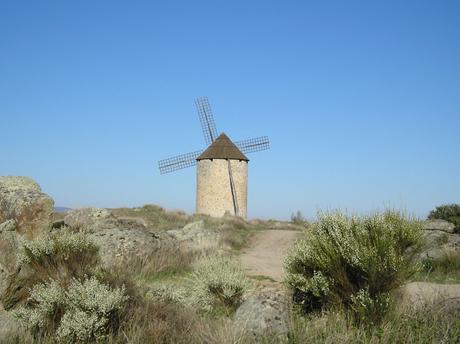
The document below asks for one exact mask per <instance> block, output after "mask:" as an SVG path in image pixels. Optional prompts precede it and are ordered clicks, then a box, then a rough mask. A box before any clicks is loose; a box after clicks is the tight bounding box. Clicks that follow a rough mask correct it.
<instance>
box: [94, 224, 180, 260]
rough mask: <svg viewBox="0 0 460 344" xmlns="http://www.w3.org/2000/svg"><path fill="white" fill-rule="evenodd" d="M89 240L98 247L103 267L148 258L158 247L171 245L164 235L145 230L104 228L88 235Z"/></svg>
mask: <svg viewBox="0 0 460 344" xmlns="http://www.w3.org/2000/svg"><path fill="white" fill-rule="evenodd" d="M88 236H89V238H90V239H92V240H93V241H94V242H95V243H96V244H97V245H98V246H99V254H100V256H101V260H102V263H103V264H104V265H105V266H112V265H115V264H118V263H122V262H123V261H125V260H127V259H129V258H133V257H140V258H142V257H148V256H149V255H151V254H152V253H154V252H155V251H156V250H158V249H159V248H160V247H162V246H164V245H171V244H172V241H171V239H170V238H169V237H167V236H166V235H165V234H164V233H160V232H158V233H157V232H153V231H150V230H147V229H145V228H132V229H125V228H106V229H99V230H98V231H96V232H93V233H89V234H88Z"/></svg>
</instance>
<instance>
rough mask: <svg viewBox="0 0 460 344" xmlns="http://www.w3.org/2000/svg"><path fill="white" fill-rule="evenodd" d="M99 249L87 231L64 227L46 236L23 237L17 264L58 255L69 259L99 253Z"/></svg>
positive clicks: (29, 262)
mask: <svg viewBox="0 0 460 344" xmlns="http://www.w3.org/2000/svg"><path fill="white" fill-rule="evenodd" d="M97 251H98V247H97V246H96V244H94V242H93V241H91V240H90V239H89V238H88V237H87V235H86V234H85V233H75V232H72V231H70V230H67V229H62V230H60V231H58V232H56V233H52V234H50V235H49V236H47V237H44V238H40V239H36V240H26V239H22V241H21V245H19V250H18V256H17V264H18V267H21V266H23V265H26V264H33V263H37V264H40V263H42V262H43V261H45V260H47V259H49V258H51V257H56V256H61V257H62V258H63V259H65V260H68V259H70V258H71V256H75V255H81V254H83V253H85V254H88V253H97Z"/></svg>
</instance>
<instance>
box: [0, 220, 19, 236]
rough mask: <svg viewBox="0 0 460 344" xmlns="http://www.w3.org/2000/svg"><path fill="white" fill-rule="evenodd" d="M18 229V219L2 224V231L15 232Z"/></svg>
mask: <svg viewBox="0 0 460 344" xmlns="http://www.w3.org/2000/svg"><path fill="white" fill-rule="evenodd" d="M15 230H16V220H14V219H11V220H8V221H5V222H3V223H2V224H0V233H2V232H13V231H15Z"/></svg>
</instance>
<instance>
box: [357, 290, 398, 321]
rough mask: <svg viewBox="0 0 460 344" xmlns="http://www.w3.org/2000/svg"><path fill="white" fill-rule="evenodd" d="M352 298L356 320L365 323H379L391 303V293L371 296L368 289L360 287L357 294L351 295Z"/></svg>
mask: <svg viewBox="0 0 460 344" xmlns="http://www.w3.org/2000/svg"><path fill="white" fill-rule="evenodd" d="M350 300H351V302H350V308H351V309H352V311H353V315H354V320H355V321H356V322H357V323H363V324H365V325H375V324H377V323H378V322H379V321H380V319H381V318H382V317H383V316H384V315H385V314H386V313H387V311H388V310H389V308H390V305H391V302H390V301H391V298H390V294H389V293H380V294H377V295H374V296H371V295H370V294H369V291H368V290H367V289H360V290H359V291H358V292H357V293H356V294H353V295H351V298H350Z"/></svg>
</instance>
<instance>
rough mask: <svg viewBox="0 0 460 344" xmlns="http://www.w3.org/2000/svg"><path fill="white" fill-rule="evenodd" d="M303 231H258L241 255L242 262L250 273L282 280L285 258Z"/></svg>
mask: <svg viewBox="0 0 460 344" xmlns="http://www.w3.org/2000/svg"><path fill="white" fill-rule="evenodd" d="M300 235H301V232H299V231H294V230H275V229H270V230H265V231H261V232H258V233H256V234H255V235H254V236H253V237H252V239H251V243H250V245H249V247H248V248H246V249H245V250H244V251H243V253H242V255H241V264H242V265H243V267H244V268H245V270H246V271H247V273H248V274H249V275H252V276H267V277H270V278H272V279H274V280H275V281H278V282H281V281H282V280H283V278H284V271H283V260H284V257H285V255H286V253H287V252H288V250H289V249H290V248H291V247H292V245H293V244H294V242H295V240H296V239H297V238H299V236H300Z"/></svg>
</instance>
